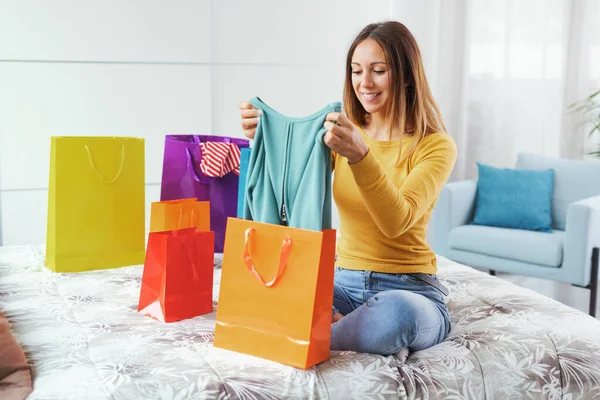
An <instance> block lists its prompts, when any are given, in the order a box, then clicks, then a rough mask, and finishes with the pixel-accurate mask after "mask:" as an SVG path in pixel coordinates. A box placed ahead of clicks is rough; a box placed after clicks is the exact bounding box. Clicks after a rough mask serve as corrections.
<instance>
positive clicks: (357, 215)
mask: <svg viewBox="0 0 600 400" xmlns="http://www.w3.org/2000/svg"><path fill="white" fill-rule="evenodd" d="M240 108H241V109H242V112H241V115H242V127H243V129H244V132H245V134H246V136H248V137H249V138H253V137H254V133H255V131H256V124H257V123H258V119H259V118H261V116H260V113H259V112H258V110H256V109H253V108H252V106H250V105H248V104H247V103H243V104H241V105H240ZM344 111H345V113H339V112H331V113H329V114H328V115H327V117H326V121H325V123H324V126H325V128H326V129H327V132H326V133H325V136H324V142H325V144H326V145H327V146H328V147H329V148H331V150H332V152H333V163H334V183H333V195H334V199H335V201H336V205H337V208H338V211H339V216H340V226H341V228H340V233H341V235H340V238H339V242H338V245H337V256H338V257H337V261H336V262H337V268H336V272H335V287H334V300H333V303H334V304H333V305H334V307H333V308H334V309H333V313H334V316H333V321H334V324H333V325H332V327H331V348H332V349H334V350H353V351H359V352H367V353H377V354H384V355H387V354H393V353H396V352H399V351H401V350H402V349H405V348H408V349H409V350H413V351H414V350H422V349H425V348H428V347H430V346H433V345H435V344H437V343H439V342H441V341H442V340H444V339H445V337H446V335H447V334H448V332H449V330H450V318H449V315H448V311H447V309H446V305H445V303H444V295H447V294H448V292H447V290H446V288H445V287H444V286H443V285H442V284H441V283H440V282H439V280H438V278H437V275H436V273H437V265H436V257H435V254H434V253H433V251H432V250H431V249H430V248H429V246H428V245H427V242H426V238H425V236H426V232H427V224H428V222H429V218H430V215H431V211H432V210H433V207H434V206H435V203H436V201H437V198H438V196H439V193H440V191H441V189H442V187H443V185H444V184H445V183H446V181H447V179H448V177H449V176H450V172H451V171H452V168H453V166H454V163H455V160H456V146H455V144H454V141H453V140H452V138H451V137H450V136H449V135H448V134H447V133H446V132H445V128H444V124H443V122H442V118H441V115H440V113H439V111H438V108H437V105H436V104H435V101H434V100H433V97H432V95H431V91H430V89H429V85H428V83H427V79H426V77H425V72H424V68H423V63H422V60H421V54H420V51H419V48H418V46H417V43H416V41H415V39H414V37H413V36H412V34H411V33H410V31H409V30H408V29H407V28H406V27H405V26H404V25H402V24H401V23H399V22H394V21H389V22H383V23H378V24H370V25H368V26H367V27H365V28H364V29H363V30H362V31H361V32H360V33H359V34H358V36H357V37H356V39H355V40H354V42H353V43H352V45H351V46H350V49H349V51H348V56H347V60H346V79H345V88H344Z"/></svg>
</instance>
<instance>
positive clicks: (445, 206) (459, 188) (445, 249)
mask: <svg viewBox="0 0 600 400" xmlns="http://www.w3.org/2000/svg"><path fill="white" fill-rule="evenodd" d="M476 193H477V182H475V181H459V182H451V183H448V184H446V185H444V188H443V189H442V192H441V193H440V196H439V198H438V201H437V203H436V205H435V208H434V209H433V212H432V213H431V218H430V219H429V226H428V229H427V242H428V243H429V246H431V249H432V250H433V251H434V252H435V253H436V254H439V255H441V256H444V257H448V256H449V254H450V247H449V246H448V236H449V235H450V231H451V230H452V229H454V228H456V227H457V226H460V225H465V224H467V223H468V222H469V221H470V220H471V218H472V216H473V210H474V205H475V195H476Z"/></svg>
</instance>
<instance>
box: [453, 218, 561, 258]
mask: <svg viewBox="0 0 600 400" xmlns="http://www.w3.org/2000/svg"><path fill="white" fill-rule="evenodd" d="M564 241H565V233H564V231H559V230H554V231H553V232H552V233H546V232H534V231H526V230H520V229H507V228H495V227H490V226H476V225H463V226H459V227H458V228H454V229H452V231H450V237H449V239H448V244H449V245H450V248H452V249H456V250H463V251H470V252H473V253H479V254H485V255H488V256H492V257H499V258H507V259H511V260H515V261H521V262H526V263H531V264H537V265H543V266H546V267H559V266H560V265H561V264H562V258H563V245H564Z"/></svg>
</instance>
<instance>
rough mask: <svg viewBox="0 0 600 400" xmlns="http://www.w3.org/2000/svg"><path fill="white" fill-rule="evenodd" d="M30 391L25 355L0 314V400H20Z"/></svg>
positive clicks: (29, 372)
mask: <svg viewBox="0 0 600 400" xmlns="http://www.w3.org/2000/svg"><path fill="white" fill-rule="evenodd" d="M32 391H33V387H32V383H31V371H30V367H29V364H28V363H27V360H26V359H25V354H24V353H23V350H21V347H19V345H18V344H17V342H16V340H15V338H14V337H13V335H12V333H11V331H10V328H9V326H8V320H7V319H6V317H5V316H4V315H2V313H0V399H3V400H22V399H25V398H26V397H27V396H29V394H30V393H31V392H32Z"/></svg>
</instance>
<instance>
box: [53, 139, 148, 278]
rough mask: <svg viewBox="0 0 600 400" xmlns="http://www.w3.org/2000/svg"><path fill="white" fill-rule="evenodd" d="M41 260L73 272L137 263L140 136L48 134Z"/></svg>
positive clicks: (140, 252) (141, 207)
mask: <svg viewBox="0 0 600 400" xmlns="http://www.w3.org/2000/svg"><path fill="white" fill-rule="evenodd" d="M50 148H51V150H50V151H51V153H50V180H49V189H48V220H47V234H46V266H47V267H48V268H49V269H50V270H52V271H55V272H77V271H86V270H94V269H106V268H116V267H122V266H126V265H136V264H142V263H143V262H144V253H145V243H144V241H145V224H146V223H145V183H144V139H137V138H125V137H52V138H51V146H50Z"/></svg>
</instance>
